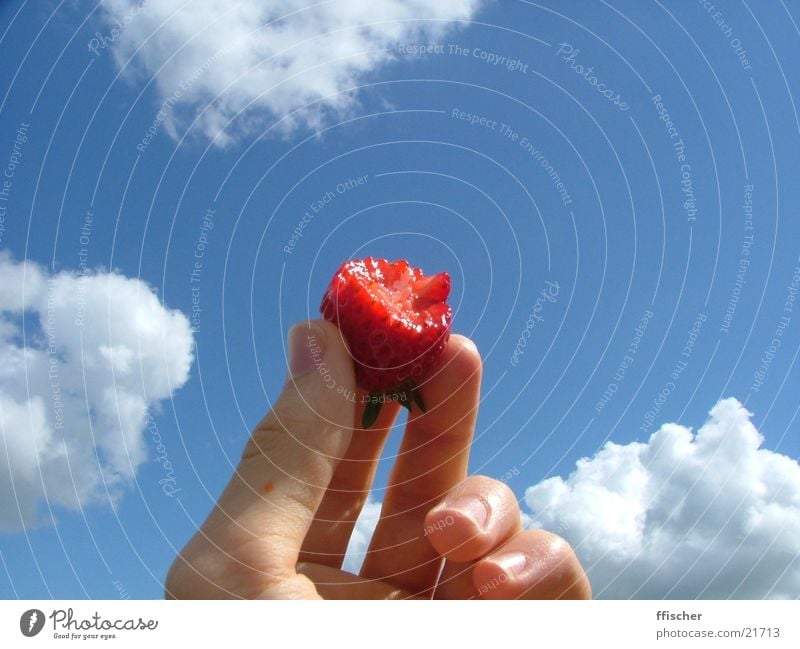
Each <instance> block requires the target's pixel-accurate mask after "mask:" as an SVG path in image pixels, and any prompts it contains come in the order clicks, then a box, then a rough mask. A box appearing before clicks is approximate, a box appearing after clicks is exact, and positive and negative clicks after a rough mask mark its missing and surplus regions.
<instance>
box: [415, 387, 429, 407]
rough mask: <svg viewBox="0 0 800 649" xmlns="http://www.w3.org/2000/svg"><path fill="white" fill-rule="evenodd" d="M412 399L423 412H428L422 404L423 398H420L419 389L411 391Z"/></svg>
mask: <svg viewBox="0 0 800 649" xmlns="http://www.w3.org/2000/svg"><path fill="white" fill-rule="evenodd" d="M411 398H412V399H414V403H416V404H417V406H418V407H419V409H420V410H422V412H428V411H427V410H425V404H424V403H423V402H422V397H421V396H420V393H419V390H417V388H412V390H411Z"/></svg>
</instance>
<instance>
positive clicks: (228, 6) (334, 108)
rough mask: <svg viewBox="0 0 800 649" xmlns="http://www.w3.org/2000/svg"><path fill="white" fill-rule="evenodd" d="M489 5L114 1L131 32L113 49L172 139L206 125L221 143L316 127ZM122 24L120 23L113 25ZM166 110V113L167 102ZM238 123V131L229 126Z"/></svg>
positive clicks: (110, 14) (475, 1)
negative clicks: (360, 89) (409, 55)
mask: <svg viewBox="0 0 800 649" xmlns="http://www.w3.org/2000/svg"><path fill="white" fill-rule="evenodd" d="M483 2H484V0H449V1H448V2H431V1H430V0H327V1H322V2H310V1H308V0H280V1H276V2H263V1H261V0H243V1H240V2H235V1H234V2H230V1H228V0H191V2H187V1H186V0H159V1H158V2H149V3H146V4H145V5H144V6H143V7H142V9H141V10H138V11H137V10H135V9H136V7H137V6H138V5H139V4H141V2H140V0H107V1H106V2H104V3H103V4H102V7H103V9H104V11H105V15H106V19H107V20H108V21H109V23H112V24H122V22H123V21H124V24H125V28H124V29H123V30H122V31H121V32H120V33H119V34H118V36H117V37H116V38H115V40H114V42H113V43H112V44H111V49H112V50H113V52H114V56H115V59H116V61H117V63H118V64H119V65H120V67H124V66H127V68H126V69H127V70H129V71H130V70H135V71H138V72H140V73H141V74H142V75H143V76H144V77H145V78H149V77H154V78H155V85H156V88H157V89H158V92H159V95H160V99H161V102H166V103H167V104H168V105H167V106H166V107H165V108H166V110H165V115H166V118H165V120H164V124H165V126H166V127H167V129H169V130H171V131H172V133H173V134H175V133H176V132H177V130H176V129H177V128H178V127H179V126H181V125H185V124H187V123H190V122H191V121H192V120H194V119H195V117H197V118H198V121H197V125H198V128H199V129H200V130H201V131H202V132H203V133H205V134H206V135H207V136H208V137H211V138H214V142H215V144H218V145H225V144H227V143H229V142H231V140H232V139H234V138H235V137H236V136H237V134H242V133H248V132H251V131H253V130H257V129H261V128H263V127H264V125H265V124H269V123H272V122H276V121H279V120H282V122H281V126H280V127H279V129H280V130H281V131H283V132H286V131H287V130H291V129H293V128H294V127H296V126H298V125H300V124H304V125H308V126H310V127H312V128H318V127H319V126H320V125H321V124H322V123H323V122H324V121H325V119H326V117H328V116H334V115H340V114H342V112H343V111H346V110H347V109H349V108H351V107H352V106H353V105H354V101H355V100H356V97H355V93H354V92H352V91H351V90H350V89H351V88H353V87H355V86H358V85H359V84H360V83H362V82H363V81H364V79H366V78H367V76H366V75H367V74H368V73H370V72H372V71H374V70H375V69H376V68H377V67H378V66H379V65H381V64H382V63H385V62H386V61H389V60H391V59H393V58H394V56H395V55H394V49H395V45H396V44H397V43H404V42H408V41H420V42H426V41H428V40H429V39H437V38H440V37H442V35H443V34H444V33H446V32H447V31H448V30H450V29H453V28H454V27H457V26H460V25H463V24H464V21H468V20H469V19H470V18H472V16H473V15H474V14H475V13H476V11H477V10H478V9H479V7H480V5H482V4H483ZM115 21H118V22H115ZM162 107H164V105H163V104H162ZM233 118H236V120H235V122H234V123H233V125H232V126H228V122H229V120H231V119H233Z"/></svg>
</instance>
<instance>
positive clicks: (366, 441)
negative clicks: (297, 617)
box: [165, 321, 591, 599]
mask: <svg viewBox="0 0 800 649" xmlns="http://www.w3.org/2000/svg"><path fill="white" fill-rule="evenodd" d="M289 359H290V360H289V365H290V378H289V379H288V380H287V383H286V385H285V387H284V390H283V393H282V394H281V396H280V398H279V399H278V401H277V402H276V403H275V406H274V408H273V409H272V411H271V412H270V413H269V414H267V416H266V417H265V418H264V419H263V420H262V421H261V423H260V424H259V425H258V426H257V427H256V429H255V430H254V431H253V434H252V436H251V438H250V441H249V442H248V444H247V447H246V448H245V451H244V453H243V455H242V459H241V462H240V464H239V466H238V468H237V470H236V472H235V473H234V475H233V477H232V478H231V480H230V482H229V483H228V485H227V487H226V488H225V491H224V492H223V494H222V496H221V497H220V499H219V501H218V502H217V504H216V506H215V507H214V509H213V510H212V512H211V514H210V515H209V517H208V519H207V520H206V521H205V523H203V525H202V526H201V528H200V529H199V530H198V531H197V533H196V534H195V535H194V536H193V537H192V539H191V540H190V541H189V543H188V544H187V545H186V547H185V548H184V549H183V551H182V552H181V553H180V555H179V556H178V557H177V558H176V559H175V561H174V563H173V564H172V567H171V568H170V571H169V575H168V577H167V581H166V585H165V590H166V593H167V596H168V597H172V598H179V599H184V598H186V599H198V598H199V599H206V598H244V599H301V598H309V599H312V598H313V599H319V598H324V599H398V598H407V597H423V598H430V597H433V598H442V599H469V598H482V599H516V598H524V599H542V598H547V599H552V598H588V597H590V596H591V589H590V585H589V581H588V579H587V577H586V574H585V573H584V571H583V569H582V568H581V566H580V564H579V562H578V560H577V558H576V557H575V554H574V553H573V551H572V549H571V548H570V547H569V545H568V544H567V543H566V542H565V541H564V540H562V539H561V538H559V537H558V536H555V535H553V534H550V533H548V532H545V531H543V530H527V531H525V530H523V529H522V526H521V521H520V511H519V506H518V503H517V500H516V497H515V496H514V494H513V493H512V492H511V490H510V489H509V488H508V487H507V486H506V485H505V484H503V483H501V482H499V481H497V480H492V479H490V478H487V477H483V476H471V477H467V463H468V457H469V450H470V445H471V442H472V436H473V433H474V429H475V421H476V417H477V411H478V402H479V394H480V380H481V359H480V356H479V354H478V351H477V349H476V348H475V345H474V344H473V343H472V342H471V341H470V340H469V339H467V338H464V337H463V336H458V335H452V336H451V338H450V341H449V343H448V346H447V348H446V349H445V351H444V352H443V354H442V356H441V359H440V361H439V365H438V367H439V370H438V371H437V372H436V373H435V374H434V375H433V376H432V377H431V378H430V380H429V381H427V382H425V384H424V385H422V386H421V387H420V390H421V393H422V397H423V400H424V403H425V404H426V406H427V412H426V413H424V414H423V413H420V412H419V410H418V409H414V411H413V412H412V413H411V414H410V415H409V418H408V423H407V425H406V429H405V433H404V436H403V441H402V445H401V447H400V450H399V452H398V456H397V459H396V461H395V464H394V467H393V469H392V471H391V475H390V478H389V484H388V486H387V489H386V491H385V494H384V498H383V508H382V510H381V516H380V520H379V522H378V525H377V527H376V529H375V533H374V535H373V538H372V542H371V545H370V548H369V551H368V553H367V556H366V558H365V561H364V565H363V567H362V569H361V574H360V575H352V574H349V573H347V572H344V571H342V570H341V566H342V562H343V560H344V555H345V550H346V548H347V544H348V541H349V539H350V535H351V532H352V530H353V527H354V525H355V521H356V519H357V518H358V515H359V512H360V511H361V508H362V506H363V504H364V502H365V501H366V498H367V494H368V493H369V491H370V488H371V486H372V482H373V479H374V476H375V471H376V467H377V463H378V458H379V457H380V454H381V450H382V448H383V445H384V443H385V441H386V439H387V437H388V434H389V430H390V429H391V427H392V424H393V422H394V420H395V417H396V416H397V412H398V409H399V405H398V404H397V403H391V402H390V403H387V404H386V405H384V407H383V408H382V410H381V413H380V416H379V418H378V420H377V422H376V423H375V425H374V426H373V427H372V428H370V429H369V430H363V429H362V428H361V427H360V423H359V422H361V415H362V412H363V408H364V402H365V400H366V395H365V394H364V393H363V392H361V391H359V390H357V389H356V387H355V379H354V375H353V363H352V360H351V358H350V355H349V353H348V351H347V348H346V346H345V345H344V343H343V342H342V339H341V336H340V334H339V331H338V329H337V328H336V327H335V326H334V325H332V324H330V323H328V322H325V321H312V322H308V323H301V324H298V325H296V326H295V327H293V328H292V331H291V332H290V335H289ZM443 562H444V568H443V569H442V563H443ZM440 573H441V574H440Z"/></svg>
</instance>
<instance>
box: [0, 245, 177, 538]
mask: <svg viewBox="0 0 800 649" xmlns="http://www.w3.org/2000/svg"><path fill="white" fill-rule="evenodd" d="M0 277H2V278H3V280H2V282H0V357H1V358H2V359H3V362H2V364H0V438H1V439H0V529H5V530H11V529H19V528H20V527H21V526H23V525H24V526H30V525H37V524H40V523H43V522H47V520H48V519H47V517H46V513H47V510H46V507H44V506H43V505H44V501H47V503H49V504H50V505H55V506H60V507H65V508H68V509H77V508H78V507H80V506H82V505H84V504H87V503H91V502H95V501H102V500H104V499H105V500H106V502H107V500H108V496H109V495H110V496H111V497H112V498H117V497H118V496H119V495H120V493H121V490H122V489H123V488H124V487H125V485H127V484H129V483H130V481H131V480H132V479H133V477H134V475H135V472H136V469H137V467H138V466H139V465H141V464H142V463H143V462H144V461H145V460H146V459H147V455H148V451H147V444H146V440H145V437H144V435H143V433H144V430H145V427H146V425H147V423H148V416H149V413H150V409H152V408H154V407H156V406H157V404H158V403H159V401H160V400H162V399H165V398H167V397H170V396H171V394H172V393H173V391H174V390H176V389H177V388H179V387H181V386H182V385H183V384H184V383H185V382H186V380H187V379H188V376H189V369H190V367H191V363H192V334H191V329H190V327H189V322H188V320H187V319H186V317H185V316H184V315H183V314H181V313H180V312H178V311H169V310H167V309H165V308H164V307H163V306H162V305H161V303H160V302H159V300H158V298H157V297H156V295H155V294H154V293H153V291H152V289H151V288H149V287H148V286H147V285H146V284H145V283H144V282H142V281H140V280H138V279H131V278H127V277H124V276H122V275H119V274H117V273H103V272H97V273H89V274H86V275H83V276H79V275H75V274H73V273H69V272H61V273H55V274H51V273H49V272H48V271H47V270H46V269H45V268H43V267H41V266H39V265H37V264H34V263H31V262H20V263H16V262H14V261H12V260H11V259H10V258H9V257H8V255H5V254H0ZM23 318H24V324H25V326H24V329H23V327H22V323H23ZM106 489H108V494H107V493H106Z"/></svg>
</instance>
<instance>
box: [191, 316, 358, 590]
mask: <svg viewBox="0 0 800 649" xmlns="http://www.w3.org/2000/svg"><path fill="white" fill-rule="evenodd" d="M288 354H289V378H288V379H287V381H286V384H285V386H284V389H283V393H282V394H281V395H280V397H279V398H278V400H277V402H276V403H275V404H274V407H273V408H272V410H271V411H270V412H269V413H268V414H267V416H266V417H265V418H264V419H263V420H262V421H261V422H260V423H259V424H258V426H257V427H256V429H255V430H254V431H253V434H252V436H251V437H250V440H249V442H248V443H247V447H246V448H245V451H244V453H243V455H242V459H241V462H240V463H239V466H238V467H237V469H236V472H235V474H234V476H233V477H232V478H231V481H230V483H229V484H228V486H227V487H226V489H225V491H224V493H223V494H222V497H221V498H220V500H219V502H218V503H217V507H216V508H215V510H214V512H213V513H212V515H211V517H210V518H209V521H207V523H206V525H205V526H204V527H205V528H206V529H204V532H205V534H206V535H207V536H221V537H222V539H223V540H222V542H221V543H219V542H218V543H217V546H218V547H219V546H222V547H223V550H224V551H225V552H226V553H227V554H228V555H229V556H233V557H235V559H236V561H237V563H238V564H239V565H238V570H237V572H241V570H242V568H243V567H247V568H250V569H253V570H256V571H258V572H259V573H260V574H259V576H258V578H257V579H256V580H257V581H259V582H260V583H261V585H262V586H267V587H268V588H269V587H272V586H274V587H275V588H276V589H278V590H280V588H281V584H282V583H283V582H284V581H285V580H287V579H292V578H294V576H295V572H294V569H295V565H296V563H297V558H298V554H299V551H300V546H301V545H302V543H303V539H304V538H305V536H306V533H307V531H308V528H309V526H310V524H311V521H312V519H313V518H314V514H315V512H316V510H317V508H318V506H319V503H320V501H321V500H322V497H323V495H324V493H325V490H326V488H327V486H328V483H329V482H330V480H331V477H332V475H333V472H334V470H335V468H336V466H337V464H338V463H339V460H340V459H341V458H342V457H343V456H344V454H345V452H346V451H347V447H348V445H349V443H350V437H351V435H352V426H353V416H354V408H355V405H354V400H355V398H354V394H355V379H354V374H353V364H352V360H351V357H350V353H349V352H348V350H347V348H346V346H345V344H344V343H343V341H342V338H341V334H340V333H339V330H338V329H337V328H336V327H335V326H334V325H333V324H331V323H329V322H326V321H323V320H319V321H310V322H302V323H299V324H296V325H295V326H294V327H292V329H291V331H290V332H289V339H288ZM215 532H218V533H215ZM254 578H255V577H254Z"/></svg>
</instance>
